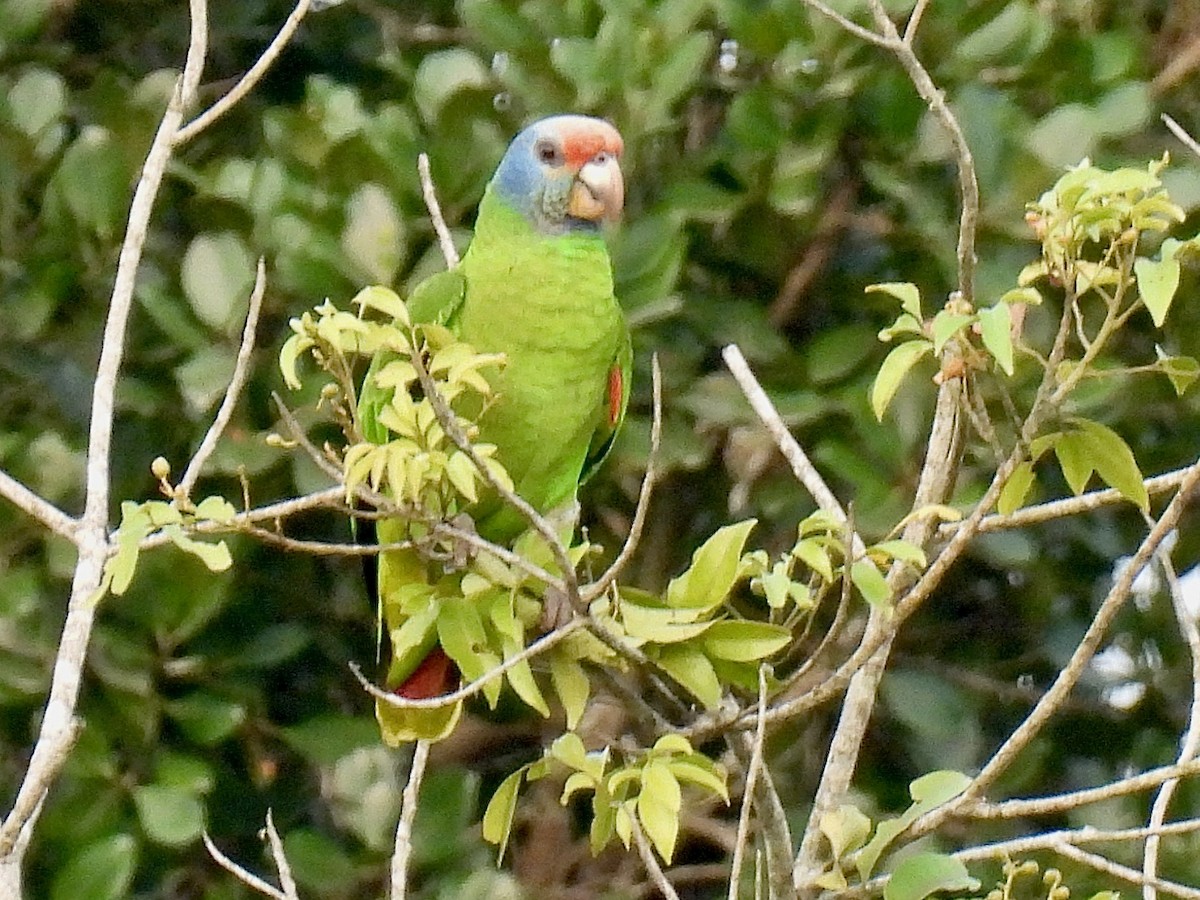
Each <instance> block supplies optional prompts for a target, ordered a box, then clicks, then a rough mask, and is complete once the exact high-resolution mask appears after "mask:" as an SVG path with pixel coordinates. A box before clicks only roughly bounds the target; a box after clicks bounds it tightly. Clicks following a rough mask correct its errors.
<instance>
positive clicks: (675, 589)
mask: <svg viewBox="0 0 1200 900" xmlns="http://www.w3.org/2000/svg"><path fill="white" fill-rule="evenodd" d="M757 521H758V520H757V519H747V520H746V521H744V522H738V523H737V524H735V525H726V526H725V527H724V528H718V529H717V531H716V532H715V533H714V534H713V536H712V537H710V538H709V539H708V540H707V541H705V542H704V543H703V544H702V545H701V546H700V549H698V550H697V551H696V552H695V553H694V554H692V564H691V566H690V567H689V568H688V570H687V571H686V572H684V573H683V574H682V575H679V576H678V577H676V578H672V579H671V583H670V584H668V585H667V598H666V599H667V605H668V606H671V607H685V608H690V609H704V610H708V609H713V608H715V607H716V606H717V605H718V604H719V603H720V602H721V601H722V600H724V599H725V597H726V596H728V594H729V591H730V590H731V589H732V588H733V585H734V581H735V579H736V578H737V572H738V562H739V561H740V560H741V556H742V548H743V547H744V546H745V545H746V538H747V537H748V536H749V534H750V529H751V528H753V527H754V525H755V523H756V522H757Z"/></svg>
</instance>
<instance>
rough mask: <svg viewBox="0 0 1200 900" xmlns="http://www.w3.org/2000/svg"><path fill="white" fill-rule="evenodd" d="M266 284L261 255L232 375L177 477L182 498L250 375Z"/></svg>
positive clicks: (226, 420) (223, 431) (212, 446)
mask: <svg viewBox="0 0 1200 900" xmlns="http://www.w3.org/2000/svg"><path fill="white" fill-rule="evenodd" d="M266 287H267V268H266V264H265V263H264V262H263V259H262V257H261V256H260V257H259V258H258V267H257V269H256V271H255V275H254V290H252V291H251V292H250V306H249V308H248V309H247V310H246V325H245V328H244V329H243V330H242V343H241V346H240V347H238V354H237V360H236V362H234V365H233V374H232V375H231V376H230V378H229V387H228V388H226V389H225V397H224V398H223V399H222V400H221V405H220V407H219V408H218V409H217V414H216V416H215V417H214V418H213V422H212V425H210V426H209V428H208V431H207V432H205V434H204V439H203V440H201V441H200V446H199V447H197V448H196V452H195V454H194V455H193V456H192V461H191V462H190V463H188V467H187V469H186V470H185V471H184V473H183V477H182V478H180V479H179V485H178V492H179V494H180V495H181V496H183V497H190V496H191V493H192V488H194V487H195V486H196V479H198V478H199V477H200V472H201V470H202V469H203V468H204V464H205V463H206V462H208V458H209V457H210V456H212V454H213V451H214V450H216V449H217V442H218V441H219V440H220V439H221V435H223V434H224V433H225V429H226V428H228V427H229V420H230V419H232V418H233V410H234V408H235V407H236V406H237V402H238V399H239V398H240V397H241V395H242V388H243V387H245V385H246V379H247V378H248V377H249V375H250V358H251V356H252V355H253V353H254V339H255V335H256V334H257V332H258V318H259V315H260V314H261V312H262V302H263V294H264V293H265V292H266Z"/></svg>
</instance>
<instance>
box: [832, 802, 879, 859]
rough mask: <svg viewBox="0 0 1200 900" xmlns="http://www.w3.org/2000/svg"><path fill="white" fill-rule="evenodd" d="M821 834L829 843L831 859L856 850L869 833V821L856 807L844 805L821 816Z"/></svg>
mask: <svg viewBox="0 0 1200 900" xmlns="http://www.w3.org/2000/svg"><path fill="white" fill-rule="evenodd" d="M820 825H821V834H823V835H825V839H826V840H828V841H829V846H830V847H831V848H832V850H833V858H834V859H835V860H837V859H841V858H842V857H843V856H845V855H846V854H847V853H848V852H850V851H851V850H857V849H858V848H859V847H861V846H862V845H863V842H864V841H866V839H867V836H868V835H869V834H870V833H871V820H870V819H869V818H867V816H866V814H864V813H863V812H862V811H860V810H859V808H858V807H857V806H851V805H849V804H844V805H842V806H839V807H838V808H837V809H835V810H831V811H830V812H827V813H825V815H823V816H821V823H820Z"/></svg>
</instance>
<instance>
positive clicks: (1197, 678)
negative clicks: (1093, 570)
mask: <svg viewBox="0 0 1200 900" xmlns="http://www.w3.org/2000/svg"><path fill="white" fill-rule="evenodd" d="M1147 518H1149V517H1147ZM1157 559H1158V563H1159V565H1161V566H1162V570H1163V576H1164V578H1165V579H1166V582H1167V590H1168V593H1169V594H1170V596H1171V608H1172V610H1173V611H1174V613H1175V621H1176V622H1178V623H1179V631H1180V632H1181V633H1182V635H1183V638H1184V643H1186V644H1187V648H1188V655H1189V656H1190V657H1191V660H1192V671H1191V678H1192V702H1191V704H1190V705H1189V707H1188V724H1187V729H1186V730H1185V731H1184V734H1183V740H1182V741H1181V742H1180V747H1179V756H1178V758H1177V759H1176V762H1177V763H1179V764H1184V763H1188V762H1191V761H1192V760H1194V759H1195V758H1196V755H1197V753H1198V752H1200V628H1198V627H1197V625H1196V618H1195V616H1194V615H1193V614H1192V612H1191V610H1190V609H1188V604H1187V600H1186V598H1185V597H1184V596H1183V590H1182V588H1181V587H1180V584H1179V578H1178V577H1177V576H1176V574H1175V566H1174V565H1172V563H1171V556H1170V554H1169V553H1168V552H1167V550H1166V548H1164V547H1159V548H1158V552H1157ZM1177 787H1179V779H1178V778H1172V779H1171V780H1170V781H1164V782H1163V784H1162V787H1160V788H1159V790H1158V794H1157V795H1156V796H1155V798H1154V804H1153V806H1151V808H1150V821H1149V822H1148V823H1147V824H1148V826H1149V827H1150V828H1161V827H1162V825H1163V823H1164V822H1166V820H1167V810H1168V809H1169V808H1170V806H1171V798H1172V797H1174V795H1175V789H1176V788H1177ZM1159 843H1160V841H1159V836H1158V834H1157V833H1155V834H1152V835H1151V836H1150V837H1148V838H1146V846H1145V848H1144V850H1143V854H1142V874H1143V875H1145V876H1146V883H1145V884H1144V885H1143V886H1142V897H1143V898H1144V900H1158V888H1157V885H1156V884H1155V880H1156V879H1157V878H1158V851H1159Z"/></svg>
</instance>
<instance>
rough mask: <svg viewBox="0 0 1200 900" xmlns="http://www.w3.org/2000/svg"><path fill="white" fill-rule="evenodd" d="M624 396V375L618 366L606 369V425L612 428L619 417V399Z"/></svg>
mask: <svg viewBox="0 0 1200 900" xmlns="http://www.w3.org/2000/svg"><path fill="white" fill-rule="evenodd" d="M624 396H625V376H624V375H623V374H622V373H621V367H620V366H613V367H612V368H611V369H609V370H608V427H609V428H614V427H616V424H617V419H619V418H621V400H622V399H623V398H624Z"/></svg>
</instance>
